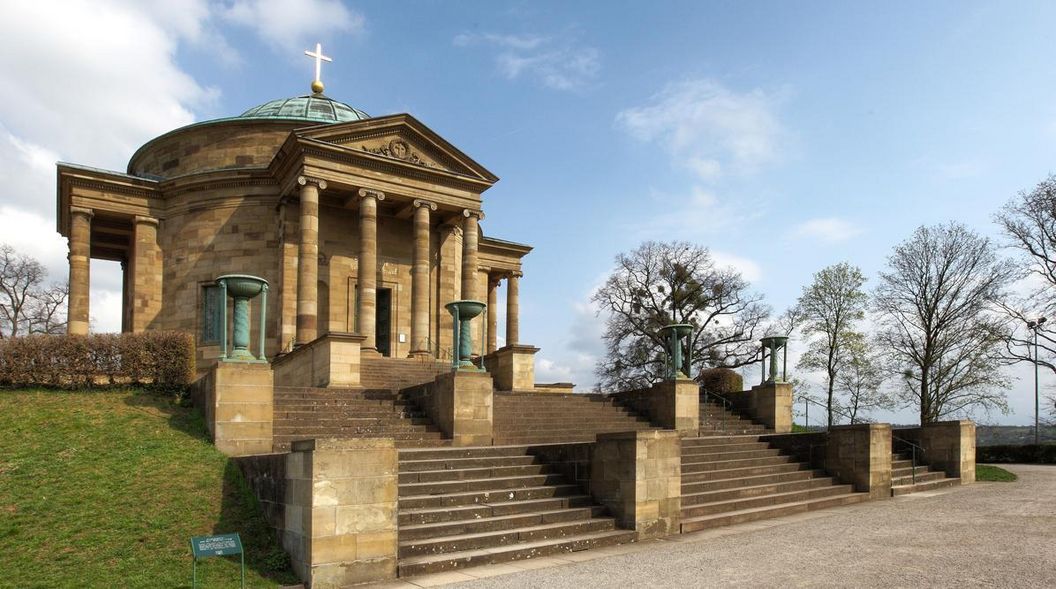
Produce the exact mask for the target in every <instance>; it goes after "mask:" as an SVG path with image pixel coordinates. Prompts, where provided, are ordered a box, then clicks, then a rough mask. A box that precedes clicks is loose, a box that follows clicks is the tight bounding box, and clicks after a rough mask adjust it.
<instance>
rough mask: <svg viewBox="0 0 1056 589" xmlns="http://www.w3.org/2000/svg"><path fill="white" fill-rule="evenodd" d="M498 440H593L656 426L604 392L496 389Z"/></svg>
mask: <svg viewBox="0 0 1056 589" xmlns="http://www.w3.org/2000/svg"><path fill="white" fill-rule="evenodd" d="M494 403H495V405H494V407H493V409H492V418H493V420H494V432H495V443H496V444H545V443H556V442H593V441H594V440H595V437H596V436H597V434H599V433H604V432H626V431H632V430H645V429H653V426H652V425H651V424H650V423H649V420H648V419H646V418H645V417H642V416H640V415H638V414H637V413H635V412H634V411H633V410H631V409H628V408H626V407H623V406H621V405H618V404H616V402H615V401H614V400H613V399H610V398H609V397H606V396H605V395H596V394H568V395H563V394H556V393H509V392H501V393H500V392H496V393H495V397H494Z"/></svg>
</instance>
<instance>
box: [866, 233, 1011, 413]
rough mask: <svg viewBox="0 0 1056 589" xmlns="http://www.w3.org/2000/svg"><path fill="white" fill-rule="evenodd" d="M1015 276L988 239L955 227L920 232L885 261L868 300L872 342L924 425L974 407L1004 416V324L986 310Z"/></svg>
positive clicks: (903, 398) (1006, 384)
mask: <svg viewBox="0 0 1056 589" xmlns="http://www.w3.org/2000/svg"><path fill="white" fill-rule="evenodd" d="M1013 275H1014V271H1013V269H1012V268H1011V267H1010V266H1009V265H1008V264H1006V263H1005V262H1004V261H1003V260H1000V259H998V257H997V254H996V252H995V251H994V247H993V245H992V244H991V243H990V240H988V239H986V238H984V237H981V236H979V235H977V234H975V233H973V232H972V231H970V230H968V229H967V228H966V227H965V226H963V225H961V224H959V223H949V224H945V225H936V226H932V227H920V228H918V229H917V230H916V231H915V232H914V233H913V235H912V237H910V238H909V239H908V240H906V241H904V242H902V243H901V244H899V245H898V246H896V247H895V251H894V252H893V253H892V254H891V256H889V257H888V259H887V269H886V271H884V272H881V273H880V281H879V285H878V287H877V289H876V292H875V294H874V296H873V300H874V303H875V307H876V311H877V314H878V318H879V325H880V330H879V333H878V335H877V339H878V341H879V342H880V343H881V345H882V346H883V347H884V348H885V351H886V352H887V353H888V354H889V356H890V359H891V361H892V362H893V364H894V365H895V366H897V367H898V368H899V369H900V370H901V371H902V375H903V378H904V386H903V387H901V388H899V389H898V391H899V394H900V397H901V399H902V401H903V402H904V403H905V404H906V405H907V406H916V407H917V408H918V409H919V410H920V422H921V423H922V424H925V423H931V422H933V421H937V420H938V419H940V418H942V417H944V416H948V415H951V414H958V413H963V412H967V411H971V410H974V409H978V408H981V409H984V410H987V411H990V410H992V409H999V410H1001V411H1007V404H1006V401H1005V395H1004V392H1003V391H1002V389H1004V388H1007V387H1008V379H1007V377H1006V376H1005V375H1004V374H1003V373H1002V371H1001V370H1000V367H1001V364H1002V362H1003V360H1002V351H1003V337H1004V332H1005V329H1006V328H1007V320H1005V319H1004V318H1003V317H999V316H997V315H996V314H995V313H993V312H991V306H992V305H993V304H994V303H995V302H996V301H1000V300H1002V298H1003V297H1004V294H1005V288H1006V286H1007V285H1008V284H1009V282H1010V281H1011V279H1012V277H1013Z"/></svg>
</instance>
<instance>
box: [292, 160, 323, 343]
mask: <svg viewBox="0 0 1056 589" xmlns="http://www.w3.org/2000/svg"><path fill="white" fill-rule="evenodd" d="M297 183H298V184H300V185H301V191H300V192H301V235H300V238H301V239H300V248H299V253H298V254H297V343H298V344H306V343H308V342H310V341H312V340H314V339H315V338H316V337H318V336H319V325H318V315H319V286H318V285H319V191H320V190H326V182H325V181H323V180H318V179H316V178H308V177H306V176H301V177H299V178H297Z"/></svg>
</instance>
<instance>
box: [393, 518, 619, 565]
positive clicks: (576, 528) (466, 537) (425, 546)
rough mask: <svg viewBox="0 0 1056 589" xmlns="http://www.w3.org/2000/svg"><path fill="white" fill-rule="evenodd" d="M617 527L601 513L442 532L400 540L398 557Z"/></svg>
mask: <svg viewBox="0 0 1056 589" xmlns="http://www.w3.org/2000/svg"><path fill="white" fill-rule="evenodd" d="M615 529H616V522H615V520H614V519H612V518H606V517H598V518H591V519H584V520H578V521H570V522H556V523H552V524H542V525H537V526H528V527H523V528H512V529H507V530H491V531H486V532H478V533H471V534H459V535H453V536H441V537H434V538H428V539H421V540H408V541H403V540H402V539H401V540H400V543H399V558H409V557H413V556H423V555H427V554H441V553H451V552H463V551H466V550H479V549H482V548H488V549H491V548H497V547H500V546H508V545H510V544H517V543H519V542H535V541H538V540H553V539H558V538H567V537H568V536H579V535H583V534H591V533H595V532H606V531H612V530H615Z"/></svg>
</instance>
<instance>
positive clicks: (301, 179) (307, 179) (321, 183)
mask: <svg viewBox="0 0 1056 589" xmlns="http://www.w3.org/2000/svg"><path fill="white" fill-rule="evenodd" d="M297 183H298V184H300V185H301V186H307V185H308V184H309V183H310V184H315V185H316V186H318V187H319V190H326V180H323V179H321V178H313V177H311V176H297Z"/></svg>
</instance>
